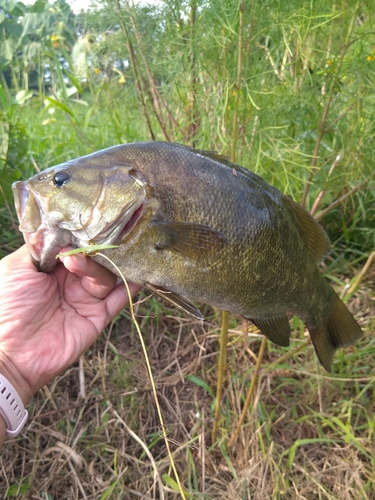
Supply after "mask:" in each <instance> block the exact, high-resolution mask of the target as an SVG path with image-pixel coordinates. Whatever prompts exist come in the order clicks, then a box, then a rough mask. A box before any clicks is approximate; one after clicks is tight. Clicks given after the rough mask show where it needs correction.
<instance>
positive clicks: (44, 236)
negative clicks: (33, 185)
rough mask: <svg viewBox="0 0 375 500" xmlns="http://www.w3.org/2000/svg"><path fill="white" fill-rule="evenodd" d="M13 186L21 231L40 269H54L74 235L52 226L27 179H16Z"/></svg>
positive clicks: (46, 270) (44, 270)
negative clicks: (45, 218)
mask: <svg viewBox="0 0 375 500" xmlns="http://www.w3.org/2000/svg"><path fill="white" fill-rule="evenodd" d="M12 187H13V194H14V199H15V205H16V211H17V216H18V219H19V221H20V226H19V227H20V231H21V232H22V233H23V237H24V240H25V243H26V246H27V248H28V250H29V253H30V255H31V258H32V260H33V262H34V264H35V265H36V267H37V268H38V269H39V270H41V271H43V272H46V273H48V272H51V271H53V269H54V268H55V267H56V264H57V261H56V255H57V254H58V253H59V252H60V250H61V249H62V248H63V247H65V246H67V245H69V244H71V243H72V234H71V233H70V232H69V231H66V230H65V229H62V228H60V227H54V228H51V227H49V226H48V224H47V223H46V222H45V220H44V217H43V212H42V211H41V210H40V208H39V205H38V203H37V200H36V197H35V196H34V194H33V192H32V191H31V190H30V189H29V185H28V183H27V182H15V183H14V184H13V186H12Z"/></svg>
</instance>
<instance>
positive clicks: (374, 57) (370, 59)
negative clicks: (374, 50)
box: [366, 56, 375, 61]
mask: <svg viewBox="0 0 375 500" xmlns="http://www.w3.org/2000/svg"><path fill="white" fill-rule="evenodd" d="M366 59H367V60H368V61H373V60H374V59H375V56H367V57H366Z"/></svg>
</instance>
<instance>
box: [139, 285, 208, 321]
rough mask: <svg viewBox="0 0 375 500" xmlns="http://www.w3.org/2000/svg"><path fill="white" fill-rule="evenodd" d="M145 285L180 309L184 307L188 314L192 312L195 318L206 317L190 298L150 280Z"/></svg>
mask: <svg viewBox="0 0 375 500" xmlns="http://www.w3.org/2000/svg"><path fill="white" fill-rule="evenodd" d="M144 286H145V287H146V288H148V289H149V290H151V291H152V292H154V293H156V294H157V295H159V297H162V298H163V299H165V300H167V301H168V302H171V304H173V305H174V306H176V307H178V309H182V310H183V311H185V312H186V313H187V314H190V315H191V316H193V317H194V318H196V319H202V320H203V319H204V316H203V314H202V313H201V312H200V310H199V309H197V308H196V307H195V306H194V305H193V304H192V303H191V302H190V301H189V300H187V299H185V298H184V297H181V295H178V294H177V293H174V292H170V291H169V290H166V289H165V288H163V287H161V286H155V285H153V284H152V283H148V282H147V283H145V285H144Z"/></svg>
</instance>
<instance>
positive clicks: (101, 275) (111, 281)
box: [60, 254, 117, 299]
mask: <svg viewBox="0 0 375 500" xmlns="http://www.w3.org/2000/svg"><path fill="white" fill-rule="evenodd" d="M60 260H61V261H62V262H63V264H64V266H65V267H66V268H67V269H68V271H70V272H72V273H74V274H75V275H76V276H78V277H79V278H81V284H82V286H83V288H84V289H85V290H86V292H88V293H89V294H90V295H92V296H93V297H97V298H98V299H102V298H104V297H106V296H107V295H108V294H109V293H110V292H111V291H112V290H113V289H114V287H115V286H116V282H117V276H115V275H114V274H113V273H112V272H111V271H109V270H108V269H106V268H105V267H103V266H101V265H100V264H98V263H97V262H95V261H93V260H92V259H90V257H86V256H85V255H83V254H76V255H68V256H65V257H60Z"/></svg>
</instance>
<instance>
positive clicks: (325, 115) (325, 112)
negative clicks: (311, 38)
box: [301, 3, 359, 207]
mask: <svg viewBox="0 0 375 500" xmlns="http://www.w3.org/2000/svg"><path fill="white" fill-rule="evenodd" d="M358 8H359V3H357V6H356V9H355V11H354V14H353V17H352V20H351V23H350V26H349V29H348V33H347V35H346V40H345V42H344V45H343V47H342V49H341V56H340V59H339V63H338V65H337V69H336V71H335V73H334V75H333V77H332V81H331V85H330V87H329V92H328V97H327V102H326V105H325V106H324V110H323V115H322V119H321V120H320V122H319V129H318V137H317V139H316V142H315V148H314V152H313V158H312V161H311V172H310V174H309V175H308V178H307V181H306V184H305V187H304V190H303V195H302V199H301V205H302V206H303V207H305V206H306V201H307V196H308V193H309V190H310V186H311V181H312V179H313V177H314V175H315V174H316V164H317V162H318V157H319V150H320V146H321V143H322V140H323V136H324V134H325V133H326V131H327V130H326V122H327V118H328V113H329V110H330V107H331V104H332V100H333V91H334V89H335V86H336V82H337V80H338V77H339V75H340V70H341V66H342V63H343V61H344V57H345V55H346V52H347V50H348V48H349V46H350V38H351V36H352V33H353V29H354V24H355V20H356V18H357V12H358Z"/></svg>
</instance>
